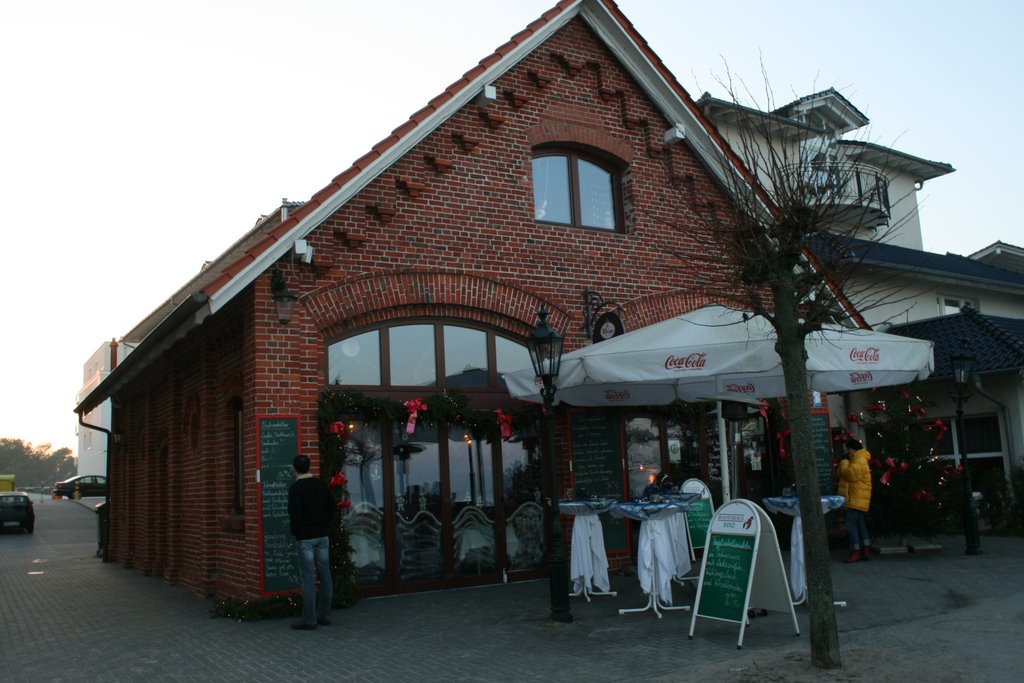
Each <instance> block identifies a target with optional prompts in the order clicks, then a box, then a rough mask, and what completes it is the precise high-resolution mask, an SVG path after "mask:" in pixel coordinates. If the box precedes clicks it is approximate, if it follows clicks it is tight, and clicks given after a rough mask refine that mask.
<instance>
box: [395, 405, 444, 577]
mask: <svg viewBox="0 0 1024 683" xmlns="http://www.w3.org/2000/svg"><path fill="white" fill-rule="evenodd" d="M392 443H394V444H395V445H394V448H393V450H394V457H393V458H392V462H393V464H394V468H395V495H394V504H395V513H396V514H395V526H396V528H395V543H396V548H395V550H396V557H397V558H398V579H399V580H400V581H415V580H419V579H435V578H441V577H442V576H444V565H443V553H442V551H441V548H442V545H441V542H442V538H443V536H442V524H441V459H440V448H439V447H438V443H437V429H436V428H435V427H428V426H425V425H422V424H418V425H417V426H416V431H414V432H413V433H412V434H411V435H409V434H406V432H405V425H404V424H397V425H395V427H394V431H393V433H392Z"/></svg>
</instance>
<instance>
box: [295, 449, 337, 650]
mask: <svg viewBox="0 0 1024 683" xmlns="http://www.w3.org/2000/svg"><path fill="white" fill-rule="evenodd" d="M292 469H293V470H294V472H295V481H294V482H293V483H292V485H291V487H289V489H288V517H289V518H290V520H291V529H292V535H293V536H294V537H295V547H296V549H297V550H298V554H299V576H300V578H301V580H302V619H300V620H299V621H296V622H295V623H293V624H292V628H294V629H299V630H303V631H311V630H313V629H315V628H316V627H317V624H319V625H321V626H329V625H330V623H331V600H332V598H333V597H334V595H333V588H334V584H333V583H332V582H331V558H330V547H331V542H330V529H329V528H328V527H329V525H330V522H331V520H332V519H333V518H334V514H335V513H336V512H337V508H336V506H335V504H334V499H333V497H332V496H331V490H330V489H329V488H328V487H327V484H325V483H324V481H323V479H320V478H319V477H314V476H313V475H312V474H310V473H309V457H308V456H305V455H297V456H295V459H294V460H293V461H292ZM314 566H315V567H316V573H317V574H318V575H319V577H320V591H319V593H317V590H316V580H315V577H314V575H313V569H314Z"/></svg>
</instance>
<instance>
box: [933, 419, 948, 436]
mask: <svg viewBox="0 0 1024 683" xmlns="http://www.w3.org/2000/svg"><path fill="white" fill-rule="evenodd" d="M928 429H937V430H939V433H938V434H936V435H935V440H936V441H942V437H944V436H946V432H948V431H949V427H947V426H946V425H944V424H943V423H942V420H935V422H932V423H931V425H930V426H929V427H928Z"/></svg>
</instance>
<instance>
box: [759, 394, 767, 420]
mask: <svg viewBox="0 0 1024 683" xmlns="http://www.w3.org/2000/svg"><path fill="white" fill-rule="evenodd" d="M757 412H759V413H761V417H763V418H764V419H766V420H767V419H768V401H765V400H764V399H761V405H759V406H757Z"/></svg>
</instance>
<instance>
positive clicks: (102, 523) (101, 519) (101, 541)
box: [93, 501, 110, 557]
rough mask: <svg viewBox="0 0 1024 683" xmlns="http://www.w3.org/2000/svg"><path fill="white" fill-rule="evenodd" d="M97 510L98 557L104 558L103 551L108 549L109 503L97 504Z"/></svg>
mask: <svg viewBox="0 0 1024 683" xmlns="http://www.w3.org/2000/svg"><path fill="white" fill-rule="evenodd" d="M93 507H94V508H95V510H96V519H97V525H96V543H97V548H96V557H102V556H103V551H104V549H105V548H106V547H107V515H108V514H110V513H109V512H107V501H103V502H100V503H96V505H95V506H93Z"/></svg>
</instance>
